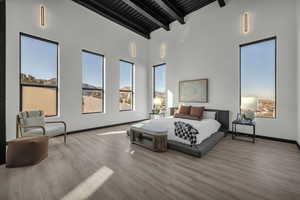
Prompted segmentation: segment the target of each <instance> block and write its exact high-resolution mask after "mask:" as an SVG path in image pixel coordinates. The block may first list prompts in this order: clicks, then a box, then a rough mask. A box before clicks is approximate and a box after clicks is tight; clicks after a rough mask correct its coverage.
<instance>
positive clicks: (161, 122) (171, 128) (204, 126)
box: [139, 117, 221, 144]
mask: <svg viewBox="0 0 300 200" xmlns="http://www.w3.org/2000/svg"><path fill="white" fill-rule="evenodd" d="M176 121H182V122H185V123H188V124H190V125H192V126H193V127H194V128H195V129H197V130H198V132H199V134H197V144H200V143H201V142H202V141H203V140H205V139H206V138H208V137H209V136H211V135H212V134H213V133H215V132H217V131H218V130H219V128H220V126H221V124H220V123H219V122H218V121H217V120H214V119H202V120H201V121H197V120H189V119H181V118H173V117H167V118H163V119H152V120H148V121H145V122H142V124H139V127H141V128H143V129H146V130H149V131H158V132H160V131H168V140H174V141H177V142H181V143H184V144H190V142H189V141H188V140H184V139H181V138H179V137H177V136H175V125H174V122H176Z"/></svg>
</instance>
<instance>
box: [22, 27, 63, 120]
mask: <svg viewBox="0 0 300 200" xmlns="http://www.w3.org/2000/svg"><path fill="white" fill-rule="evenodd" d="M20 54H21V55H20V67H21V69H20V72H21V75H20V84H21V85H20V101H21V102H20V110H21V111H26V110H43V111H44V113H45V115H46V116H48V117H49V116H56V115H57V114H58V76H57V71H58V43H56V42H52V41H49V40H45V39H41V38H37V37H34V36H30V35H27V34H23V33H22V34H21V35H20Z"/></svg>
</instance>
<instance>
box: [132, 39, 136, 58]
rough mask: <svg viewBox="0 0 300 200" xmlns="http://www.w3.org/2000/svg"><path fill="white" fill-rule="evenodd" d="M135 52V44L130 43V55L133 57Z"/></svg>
mask: <svg viewBox="0 0 300 200" xmlns="http://www.w3.org/2000/svg"><path fill="white" fill-rule="evenodd" d="M136 54H137V49H136V44H135V43H134V42H131V43H130V55H131V57H133V58H135V57H136Z"/></svg>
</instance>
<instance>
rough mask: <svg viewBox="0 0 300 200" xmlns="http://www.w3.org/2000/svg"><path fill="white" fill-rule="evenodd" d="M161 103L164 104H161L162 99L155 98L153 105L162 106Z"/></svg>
mask: <svg viewBox="0 0 300 200" xmlns="http://www.w3.org/2000/svg"><path fill="white" fill-rule="evenodd" d="M161 103H162V102H161V99H160V98H158V97H156V98H154V100H153V104H154V105H156V106H160V105H161Z"/></svg>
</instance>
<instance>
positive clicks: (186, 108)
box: [178, 105, 191, 115]
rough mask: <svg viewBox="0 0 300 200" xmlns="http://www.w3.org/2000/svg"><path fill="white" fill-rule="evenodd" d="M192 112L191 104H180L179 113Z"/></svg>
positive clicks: (186, 113)
mask: <svg viewBox="0 0 300 200" xmlns="http://www.w3.org/2000/svg"><path fill="white" fill-rule="evenodd" d="M190 112H191V106H183V105H180V106H179V110H178V113H179V114H183V115H189V114H190Z"/></svg>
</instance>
